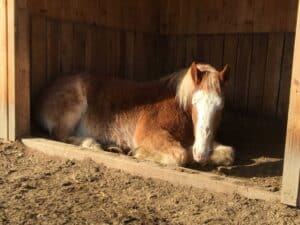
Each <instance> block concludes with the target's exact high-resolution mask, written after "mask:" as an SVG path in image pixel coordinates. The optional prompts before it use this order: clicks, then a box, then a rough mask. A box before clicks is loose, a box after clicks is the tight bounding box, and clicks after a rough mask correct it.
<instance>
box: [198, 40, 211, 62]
mask: <svg viewBox="0 0 300 225" xmlns="http://www.w3.org/2000/svg"><path fill="white" fill-rule="evenodd" d="M198 54H199V56H198V58H199V59H200V62H201V63H209V60H210V36H209V35H199V36H198Z"/></svg>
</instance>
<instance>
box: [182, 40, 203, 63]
mask: <svg viewBox="0 0 300 225" xmlns="http://www.w3.org/2000/svg"><path fill="white" fill-rule="evenodd" d="M185 46H186V56H185V65H191V64H192V62H194V61H195V62H198V61H199V60H200V59H199V58H198V57H199V54H198V40H197V35H189V36H187V37H186V44H185Z"/></svg>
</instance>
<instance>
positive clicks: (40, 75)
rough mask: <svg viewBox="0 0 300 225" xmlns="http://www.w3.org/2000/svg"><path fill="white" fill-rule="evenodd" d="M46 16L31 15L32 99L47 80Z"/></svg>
mask: <svg viewBox="0 0 300 225" xmlns="http://www.w3.org/2000/svg"><path fill="white" fill-rule="evenodd" d="M46 28H47V27H46V18H45V17H41V16H32V17H31V59H30V60H31V77H30V90H31V97H32V100H34V99H35V98H36V97H37V96H38V94H39V92H40V90H41V88H43V87H44V85H45V84H46V81H47V70H46V66H47V55H46V54H47V29H46Z"/></svg>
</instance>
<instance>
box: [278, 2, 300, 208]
mask: <svg viewBox="0 0 300 225" xmlns="http://www.w3.org/2000/svg"><path fill="white" fill-rule="evenodd" d="M299 12H300V4H298V19H297V28H296V37H295V47H294V56H293V67H292V81H291V90H290V106H289V113H288V125H287V135H286V145H285V154H284V166H283V177H282V190H281V201H282V202H283V203H285V204H288V205H292V206H300V118H299V115H300V64H299V60H300V13H299Z"/></svg>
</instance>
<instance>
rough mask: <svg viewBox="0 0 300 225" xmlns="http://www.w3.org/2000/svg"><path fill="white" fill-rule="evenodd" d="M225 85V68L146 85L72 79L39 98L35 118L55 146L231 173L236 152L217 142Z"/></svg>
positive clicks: (204, 68)
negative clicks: (107, 150) (111, 150)
mask: <svg viewBox="0 0 300 225" xmlns="http://www.w3.org/2000/svg"><path fill="white" fill-rule="evenodd" d="M227 79H228V71H227V66H225V67H224V69H223V70H222V71H220V72H219V71H217V70H216V69H215V68H213V67H212V66H210V65H207V64H196V63H193V64H192V65H191V66H190V67H189V68H187V69H183V70H181V71H179V72H175V73H173V74H170V75H168V76H166V77H163V78H161V79H159V80H156V81H151V82H144V83H138V82H134V81H129V80H122V79H115V78H107V77H105V78H104V77H102V76H92V75H89V74H75V75H72V76H66V77H62V78H59V79H58V80H56V81H55V82H54V83H53V84H52V85H51V86H50V87H49V88H47V89H46V90H45V91H44V93H42V95H41V98H40V100H39V101H38V104H37V106H36V110H35V118H36V120H37V122H38V123H39V125H40V126H41V127H43V128H44V129H45V130H46V131H47V132H48V133H49V134H50V136H51V137H52V138H53V139H56V140H59V141H65V142H69V143H70V142H71V143H73V144H77V145H82V146H84V147H88V148H92V149H95V148H96V149H97V148H99V144H98V143H101V144H105V145H107V146H110V145H112V146H118V147H119V148H120V149H122V150H123V151H124V153H125V154H128V153H129V152H131V153H132V155H133V156H134V157H136V158H139V159H145V160H152V161H156V162H159V163H162V164H166V165H177V166H185V165H187V164H189V163H195V162H197V163H200V164H207V163H208V164H213V165H231V164H232V163H233V162H234V149H233V148H232V147H230V146H224V145H221V144H219V143H217V142H215V140H214V139H215V133H216V130H217V128H218V125H219V123H220V119H221V114H222V110H223V106H224V98H223V86H224V83H225V82H226V80H227Z"/></svg>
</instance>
